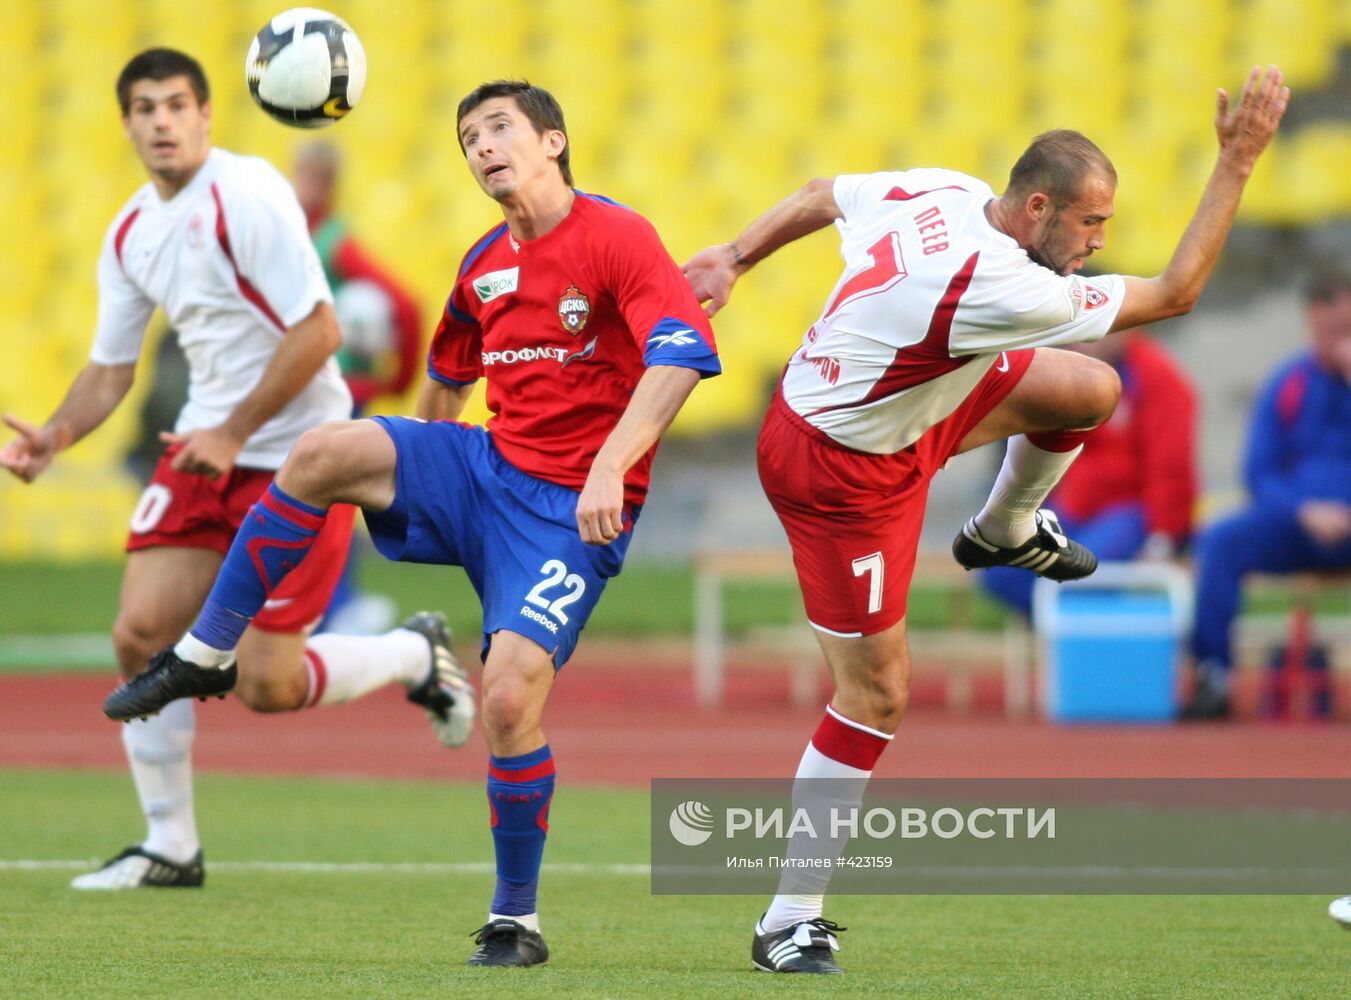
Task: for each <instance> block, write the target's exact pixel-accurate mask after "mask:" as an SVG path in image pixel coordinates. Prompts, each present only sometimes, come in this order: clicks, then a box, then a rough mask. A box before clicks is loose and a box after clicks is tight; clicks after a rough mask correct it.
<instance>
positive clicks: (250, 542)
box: [104, 420, 397, 720]
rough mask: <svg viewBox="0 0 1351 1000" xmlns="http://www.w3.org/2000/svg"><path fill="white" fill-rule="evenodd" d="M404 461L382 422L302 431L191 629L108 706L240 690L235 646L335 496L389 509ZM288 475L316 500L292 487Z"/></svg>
mask: <svg viewBox="0 0 1351 1000" xmlns="http://www.w3.org/2000/svg"><path fill="white" fill-rule="evenodd" d="M396 463H397V453H396V451H395V448H394V443H393V441H392V440H391V439H390V437H389V435H388V434H387V433H386V432H385V431H384V429H383V428H382V427H381V426H380V425H379V424H378V423H376V422H374V421H370V420H360V421H347V422H343V423H337V424H333V425H325V426H324V427H321V428H316V429H314V430H311V431H307V432H306V433H305V434H304V435H302V436H301V438H300V440H299V441H298V442H297V443H296V446H295V447H294V448H293V449H292V451H291V453H290V455H289V456H288V457H287V461H286V464H285V465H284V466H283V467H282V471H281V472H280V473H278V476H277V480H276V481H274V482H273V483H272V485H271V486H269V487H268V489H267V491H266V492H265V493H264V494H263V496H262V498H261V499H260V500H259V501H258V502H257V503H255V504H254V505H253V506H252V507H251V508H249V512H248V514H247V516H246V517H245V518H244V521H243V523H242V524H241V526H240V528H239V531H238V533H237V534H236V536H235V539H234V542H233V543H232V545H231V547H230V551H229V553H228V554H227V555H226V558H225V562H224V564H223V565H222V566H221V568H220V572H219V574H218V575H217V577H216V581H215V584H214V585H213V586H212V588H211V592H210V594H208V595H207V599H206V603H205V604H204V605H203V607H202V610H201V613H200V614H199V615H198V616H197V620H196V622H195V623H194V624H193V626H192V628H191V630H190V631H189V632H188V634H187V635H185V636H183V638H181V639H180V640H179V641H178V643H177V644H176V645H175V646H174V647H173V648H172V649H166V650H164V651H162V652H161V653H159V654H156V657H155V660H154V662H153V663H152V664H151V667H152V669H151V670H150V671H147V672H146V675H145V676H143V677H142V678H138V679H137V681H136V682H134V683H133V684H132V685H129V686H128V687H127V689H125V691H123V692H122V694H121V695H120V696H119V697H117V698H112V697H110V698H109V700H108V701H107V702H105V704H104V713H105V714H106V715H108V717H109V718H113V719H124V720H125V719H127V718H132V717H136V716H144V715H148V714H151V713H153V712H156V711H158V710H159V709H160V708H161V707H162V706H163V705H164V704H167V703H168V702H169V701H170V700H173V699H174V698H183V697H190V696H196V697H205V696H208V695H213V694H215V695H222V694H224V693H225V692H227V691H229V690H231V689H232V688H233V687H234V684H235V666H234V661H235V653H234V651H235V647H236V646H238V644H239V641H240V638H241V637H242V635H243V633H244V630H245V629H246V628H247V627H248V626H249V623H250V622H251V621H252V620H253V619H254V617H255V616H257V615H258V613H259V612H260V611H261V610H262V609H263V607H264V605H265V603H266V602H267V601H268V600H269V598H270V597H271V596H272V594H273V592H274V591H276V590H277V589H278V588H279V587H281V586H282V585H283V583H284V581H285V579H286V577H287V576H288V575H289V574H290V573H291V572H292V571H293V570H294V569H295V568H296V567H298V566H300V565H302V564H303V563H304V562H305V557H306V556H307V555H308V554H309V552H310V551H311V549H312V548H314V546H315V545H316V541H317V540H319V539H320V538H321V537H325V536H324V535H323V532H324V528H325V525H326V521H327V520H328V514H329V507H330V506H331V504H333V503H338V502H343V503H351V504H356V505H365V506H368V507H370V508H371V509H375V510H383V509H385V508H387V507H388V506H389V505H390V504H391V503H392V502H393V499H394V492H395V489H394V472H395V466H396ZM296 470H299V471H296ZM288 473H289V474H290V475H291V478H290V480H286V479H285V477H286V476H287V474H288ZM284 482H289V483H290V484H291V485H292V487H293V488H296V489H298V490H299V491H301V492H302V494H303V497H305V498H310V499H314V500H317V502H315V503H311V502H310V499H304V498H302V497H298V496H292V495H291V494H289V493H287V492H286V490H285V489H284V488H283V483H284ZM343 509H345V510H346V509H347V508H343ZM335 516H336V515H335ZM349 517H350V513H349ZM348 526H349V527H350V520H349V521H348Z"/></svg>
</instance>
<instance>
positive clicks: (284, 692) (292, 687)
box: [235, 670, 308, 712]
mask: <svg viewBox="0 0 1351 1000" xmlns="http://www.w3.org/2000/svg"><path fill="white" fill-rule="evenodd" d="M307 690H308V687H307V684H306V683H305V681H304V679H303V678H296V677H294V676H291V674H290V673H287V674H285V675H284V676H283V675H279V674H278V673H277V672H275V671H262V672H256V671H249V670H241V671H240V673H239V680H238V682H237V683H236V684H235V694H237V695H238V696H239V700H240V701H242V702H243V703H244V704H245V705H247V706H248V707H249V708H251V709H253V710H254V711H255V712H290V711H294V710H295V709H297V708H301V707H302V706H303V705H304V703H305V695H306V693H307Z"/></svg>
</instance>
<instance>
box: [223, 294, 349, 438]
mask: <svg viewBox="0 0 1351 1000" xmlns="http://www.w3.org/2000/svg"><path fill="white" fill-rule="evenodd" d="M341 343H342V334H341V333H340V332H339V331H338V318H337V315H336V314H335V313H334V312H333V306H332V305H330V304H329V303H327V302H320V303H319V304H318V305H316V306H315V307H314V309H313V310H312V311H311V312H310V314H309V315H308V316H306V317H305V318H304V319H302V320H301V321H300V322H299V323H297V324H296V325H295V326H293V327H291V328H289V329H288V330H287V331H286V332H285V333H284V334H283V335H282V338H281V343H280V344H279V345H278V346H277V353H276V354H274V355H272V360H271V361H269V362H268V363H267V367H266V368H265V369H264V370H263V376H262V378H260V379H259V380H258V384H257V385H256V386H254V387H253V391H252V392H250V393H249V394H248V395H247V396H245V397H244V398H243V399H242V400H240V402H239V405H238V406H236V407H235V408H234V411H233V412H232V413H231V414H230V416H229V417H227V418H226V420H225V423H224V425H223V427H222V429H223V430H224V431H225V432H226V433H228V434H229V435H230V437H232V438H234V439H235V440H237V441H238V442H239V444H240V446H241V447H242V446H243V444H244V442H245V441H247V440H248V439H249V437H250V435H252V434H253V432H254V431H256V430H257V429H258V428H259V427H262V426H263V424H265V423H267V422H268V421H269V420H271V419H272V418H273V417H274V416H276V415H277V413H279V412H280V411H281V409H282V407H284V406H285V405H286V404H287V403H289V402H290V401H291V400H293V399H295V397H296V396H298V395H300V393H301V392H302V391H303V390H304V388H305V386H307V385H309V384H310V380H311V379H313V378H314V376H316V375H318V374H319V370H320V369H321V368H323V367H324V363H325V362H326V361H328V359H329V357H330V356H332V354H333V352H334V351H336V350H337V349H338V346H339V345H340V344H341Z"/></svg>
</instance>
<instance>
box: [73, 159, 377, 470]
mask: <svg viewBox="0 0 1351 1000" xmlns="http://www.w3.org/2000/svg"><path fill="white" fill-rule="evenodd" d="M98 278H99V310H98V327H97V330H96V331H95V334H94V346H93V350H92V351H91V352H90V358H91V360H93V361H94V362H96V363H98V364H104V365H120V364H128V363H131V362H135V361H136V359H137V357H138V356H139V355H140V351H141V341H142V340H143V339H144V337H145V329H146V324H147V323H148V322H149V321H150V316H151V314H152V313H153V312H154V310H155V307H156V306H158V307H160V308H161V309H163V310H164V314H165V316H166V317H167V318H168V320H169V322H170V324H172V325H173V328H174V329H175V330H176V331H177V333H178V340H179V343H180V344H182V346H183V351H184V353H185V354H186V356H187V359H188V367H189V370H190V373H191V374H190V383H189V387H188V401H187V403H186V404H185V405H184V407H183V409H182V411H180V413H179V415H178V421H177V423H176V424H175V426H174V430H176V431H179V432H185V431H190V430H197V429H200V428H204V427H215V426H218V425H220V424H222V423H224V422H225V420H226V418H227V417H229V415H230V414H231V412H232V411H233V410H234V409H235V407H236V406H238V405H239V403H240V401H241V400H243V399H244V397H246V396H247V395H248V394H249V393H250V392H252V391H253V389H254V388H255V387H256V386H257V385H258V382H259V380H260V379H261V378H262V375H263V371H264V369H266V367H267V365H268V362H270V361H271V360H272V356H273V355H274V354H275V353H276V351H277V347H278V345H279V344H280V343H281V338H282V336H283V335H284V333H285V331H286V329H287V328H288V327H291V326H294V325H295V324H296V323H298V322H300V321H301V320H302V319H304V318H305V317H306V316H308V315H309V314H310V313H311V312H312V311H313V310H314V307H315V306H316V305H317V304H318V303H320V302H331V301H333V295H332V292H330V291H329V287H328V282H327V281H326V280H325V278H324V270H323V267H322V265H321V264H320V263H319V255H318V254H317V253H316V252H315V249H314V244H313V243H312V242H311V241H310V236H309V230H308V229H307V227H306V225H305V215H304V212H303V211H302V210H301V208H300V203H299V202H298V201H297V200H296V196H295V192H294V190H293V189H292V188H291V185H290V184H289V183H288V182H287V180H286V178H285V177H283V176H282V175H281V173H280V172H279V171H278V170H277V169H276V168H275V167H273V166H272V165H271V164H270V163H268V162H267V161H266V160H261V159H258V158H257V157H252V156H237V155H235V154H233V153H229V152H226V151H225V150H222V149H213V150H212V151H211V153H210V155H209V156H208V157H207V160H206V162H205V163H204V164H203V165H202V167H201V169H200V170H198V171H197V174H196V176H194V177H193V179H192V180H191V181H190V182H189V183H188V185H187V186H186V187H184V188H183V190H182V191H179V192H178V194H176V195H175V196H174V197H173V198H171V199H169V200H168V201H164V200H163V199H161V198H160V196H159V194H158V192H156V190H155V187H154V185H153V184H146V185H145V186H144V187H143V188H141V189H140V190H139V191H137V192H136V194H135V195H133V196H132V198H131V200H130V201H128V202H127V204H126V206H125V207H124V208H123V209H122V211H120V212H119V213H118V214H117V217H116V218H115V219H114V220H113V224H112V225H111V226H110V227H109V229H108V235H107V237H106V238H105V239H104V241H103V250H102V252H101V254H100V256H99V265H98ZM351 412H352V397H351V395H350V394H349V393H348V391H347V386H346V384H345V383H344V382H343V380H342V376H341V374H340V373H339V371H338V365H337V362H336V361H334V360H333V359H332V358H329V359H328V361H327V362H325V364H324V367H323V368H322V369H321V370H320V372H319V374H317V375H316V376H315V377H314V378H313V379H311V380H310V383H309V385H307V386H306V387H305V388H304V389H302V390H301V391H300V392H299V393H298V394H297V395H296V396H295V397H294V398H293V399H291V401H290V402H288V403H287V404H286V405H285V406H284V407H282V409H281V410H280V411H279V412H278V413H277V414H276V415H275V416H274V417H273V418H272V419H271V420H269V421H268V422H267V423H265V424H263V426H262V427H260V428H258V430H257V431H255V432H254V434H253V436H252V437H250V438H249V440H248V442H247V443H246V444H245V445H244V448H243V450H242V451H241V452H240V453H239V456H238V458H237V459H236V461H237V463H238V464H239V465H243V466H250V467H253V468H262V469H276V468H279V467H280V466H281V463H282V461H283V460H284V459H285V458H286V453H287V452H288V451H289V450H290V448H291V445H293V444H294V443H295V440H296V438H298V437H299V436H300V435H301V434H302V433H303V432H304V431H306V430H308V429H309V428H311V427H314V426H315V425H316V424H320V423H323V422H325V421H328V420H339V419H342V418H345V417H348V416H350V415H351Z"/></svg>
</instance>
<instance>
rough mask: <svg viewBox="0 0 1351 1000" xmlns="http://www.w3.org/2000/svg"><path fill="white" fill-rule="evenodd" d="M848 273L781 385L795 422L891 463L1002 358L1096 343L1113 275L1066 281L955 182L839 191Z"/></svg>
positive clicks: (980, 190)
mask: <svg viewBox="0 0 1351 1000" xmlns="http://www.w3.org/2000/svg"><path fill="white" fill-rule="evenodd" d="M834 193H835V202H836V204H837V205H838V206H839V208H840V211H841V212H842V213H843V216H844V217H843V218H842V219H840V220H839V221H838V222H837V223H836V225H837V226H838V227H839V230H840V238H841V247H840V253H841V255H842V256H843V257H844V262H845V267H844V273H843V274H842V275H841V277H840V280H839V282H838V283H837V284H836V285H835V289H834V291H832V292H831V294H830V298H829V299H828V300H827V302H826V307H825V310H824V311H823V312H822V314H821V317H820V319H818V320H817V321H816V323H815V324H814V325H813V326H812V328H811V329H810V330H808V331H807V335H806V338H805V339H804V341H803V344H802V347H801V349H799V350H798V352H797V353H796V354H794V355H793V357H792V359H791V360H790V361H789V363H788V368H787V370H786V371H785V373H784V377H783V386H782V391H783V397H784V400H785V401H786V402H787V403H788V405H789V406H790V407H792V409H793V411H794V412H796V413H797V414H798V415H799V416H801V417H803V418H804V419H805V420H806V421H807V422H808V423H810V424H811V425H812V426H814V427H816V428H818V429H819V430H821V431H824V432H825V433H826V434H827V435H829V436H830V437H831V438H833V439H834V440H836V441H838V442H839V443H841V444H843V445H845V446H847V447H849V448H853V449H855V450H857V451H864V452H869V453H872V454H891V453H893V452H897V451H900V450H901V449H902V448H906V447H908V446H909V445H911V444H913V443H914V442H915V441H916V440H918V438H919V437H920V436H921V435H922V434H923V433H924V432H925V431H927V430H928V429H929V428H930V427H932V426H934V425H935V424H937V423H939V422H940V421H942V420H943V419H944V418H946V417H947V416H949V415H950V414H951V413H952V412H953V411H954V410H955V409H956V408H957V407H958V406H959V405H960V404H961V403H962V401H963V400H964V399H965V398H966V397H967V395H968V394H969V393H970V392H971V390H972V389H973V388H975V386H976V385H977V384H978V383H979V382H980V380H981V379H982V378H984V376H985V375H986V373H987V372H988V371H989V370H990V368H991V367H992V366H993V365H995V364H996V363H1005V364H1006V363H1007V362H1006V361H1005V362H1000V352H1001V351H1005V350H1016V349H1020V348H1027V347H1048V346H1054V345H1059V344H1071V343H1076V342H1079V341H1088V340H1096V339H1098V338H1099V337H1102V336H1103V335H1104V334H1106V333H1107V332H1108V331H1109V330H1111V327H1112V322H1113V320H1114V319H1115V318H1116V314H1117V311H1118V310H1119V309H1120V308H1121V302H1122V299H1123V298H1124V296H1125V282H1124V281H1123V280H1122V279H1121V278H1120V277H1119V276H1116V275H1109V276H1105V277H1095V278H1081V277H1078V276H1071V277H1061V276H1060V275H1058V274H1056V273H1055V272H1053V271H1051V270H1050V269H1049V268H1045V267H1042V266H1041V265H1040V264H1037V263H1035V262H1034V261H1032V259H1031V258H1029V257H1028V256H1027V252H1026V251H1024V250H1023V249H1022V248H1020V247H1019V246H1018V244H1017V243H1016V242H1014V240H1013V239H1012V237H1009V236H1006V235H1005V234H1004V233H1001V232H1000V231H999V230H997V229H995V228H994V227H993V226H992V225H990V222H989V220H988V219H987V218H986V216H985V206H986V205H987V204H988V203H989V202H990V201H991V200H992V199H993V198H994V192H993V191H991V190H990V187H989V185H987V184H985V183H984V182H982V181H979V180H976V179H975V178H974V177H969V176H967V175H966V174H960V173H957V172H956V171H952V170H932V169H921V170H907V171H903V172H895V173H878V174H853V175H843V176H840V177H837V178H836V179H835V187H834Z"/></svg>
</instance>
